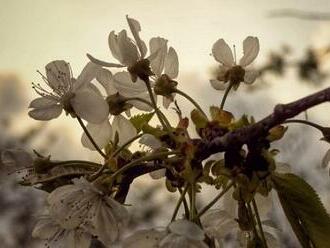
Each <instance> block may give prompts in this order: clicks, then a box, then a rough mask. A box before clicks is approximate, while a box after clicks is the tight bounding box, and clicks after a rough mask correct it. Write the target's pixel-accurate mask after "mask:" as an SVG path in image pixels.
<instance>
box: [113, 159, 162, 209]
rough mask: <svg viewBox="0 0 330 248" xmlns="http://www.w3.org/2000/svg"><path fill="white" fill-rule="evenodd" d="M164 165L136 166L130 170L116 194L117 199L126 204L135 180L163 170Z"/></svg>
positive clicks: (145, 164)
mask: <svg viewBox="0 0 330 248" xmlns="http://www.w3.org/2000/svg"><path fill="white" fill-rule="evenodd" d="M162 168H163V167H162V165H160V164H154V163H143V164H141V165H139V166H135V167H133V168H131V169H129V170H128V171H127V172H126V173H125V174H124V176H123V179H122V181H121V183H120V184H119V186H118V191H117V193H116V196H115V199H116V200H117V201H118V202H120V203H124V202H125V200H126V197H127V194H128V192H129V188H130V186H131V184H132V183H133V181H134V179H135V178H137V177H139V176H142V175H144V174H147V173H150V172H153V171H156V170H159V169H162Z"/></svg>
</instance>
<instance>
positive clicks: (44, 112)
mask: <svg viewBox="0 0 330 248" xmlns="http://www.w3.org/2000/svg"><path fill="white" fill-rule="evenodd" d="M61 113H62V106H61V105H58V104H53V105H49V106H48V107H44V108H35V109H33V110H30V111H29V113H28V114H29V116H30V117H31V118H33V119H35V120H39V121H49V120H51V119H55V118H57V117H59V116H60V114H61Z"/></svg>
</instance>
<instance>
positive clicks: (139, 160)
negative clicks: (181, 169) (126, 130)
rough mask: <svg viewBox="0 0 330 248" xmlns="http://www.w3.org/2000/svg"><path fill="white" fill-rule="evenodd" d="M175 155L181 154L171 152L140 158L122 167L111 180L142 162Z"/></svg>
mask: <svg viewBox="0 0 330 248" xmlns="http://www.w3.org/2000/svg"><path fill="white" fill-rule="evenodd" d="M175 154H179V152H176V151H170V152H159V153H155V154H151V155H149V156H144V157H141V158H138V159H136V160H133V161H132V162H130V163H128V164H126V165H124V166H123V167H121V168H120V169H118V170H117V171H116V172H114V173H113V174H112V175H111V178H113V179H114V178H116V177H117V176H118V175H120V174H122V173H123V172H125V171H126V170H128V169H130V168H132V167H134V166H136V165H138V164H140V163H141V162H144V161H150V160H155V159H160V158H163V157H167V156H168V155H175Z"/></svg>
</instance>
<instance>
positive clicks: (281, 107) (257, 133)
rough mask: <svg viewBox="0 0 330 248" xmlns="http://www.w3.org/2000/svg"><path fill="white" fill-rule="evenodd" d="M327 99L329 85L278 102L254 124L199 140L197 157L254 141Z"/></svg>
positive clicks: (328, 96)
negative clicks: (294, 99) (306, 94)
mask: <svg viewBox="0 0 330 248" xmlns="http://www.w3.org/2000/svg"><path fill="white" fill-rule="evenodd" d="M327 101H330V87H329V88H326V89H324V90H321V91H319V92H317V93H315V94H312V95H309V96H306V97H304V98H301V99H299V100H297V101H294V102H291V103H288V104H278V105H276V106H275V108H274V111H273V113H272V114H270V115H268V116H267V117H265V118H264V119H262V120H260V121H259V122H256V123H255V124H251V125H249V126H246V127H243V128H239V129H236V130H234V131H232V132H229V133H227V134H225V135H224V136H221V137H217V138H215V139H213V140H212V141H211V142H206V141H200V144H199V152H198V153H197V159H198V160H200V161H201V160H204V159H206V158H208V157H209V156H210V155H212V154H214V153H217V152H223V151H226V150H228V149H231V148H238V147H240V146H242V145H244V144H247V143H248V142H253V141H256V140H257V138H259V137H265V136H267V135H268V131H269V129H271V128H272V127H274V126H277V125H279V124H282V123H283V122H284V121H285V120H287V119H290V118H293V117H295V116H296V115H298V114H300V113H301V112H303V111H305V110H307V109H310V108H312V107H314V106H316V105H318V104H321V103H324V102H327Z"/></svg>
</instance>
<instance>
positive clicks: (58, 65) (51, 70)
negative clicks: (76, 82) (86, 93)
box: [45, 60, 71, 90]
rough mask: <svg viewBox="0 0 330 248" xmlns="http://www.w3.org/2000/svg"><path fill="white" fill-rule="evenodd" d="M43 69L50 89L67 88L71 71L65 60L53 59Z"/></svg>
mask: <svg viewBox="0 0 330 248" xmlns="http://www.w3.org/2000/svg"><path fill="white" fill-rule="evenodd" d="M45 69H46V76H47V81H48V83H49V86H50V87H51V88H52V89H54V90H57V89H59V88H64V89H68V87H69V84H70V80H71V73H70V66H69V64H68V63H67V62H65V61H64V60H55V61H52V62H50V63H48V64H47V65H46V68H45Z"/></svg>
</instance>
